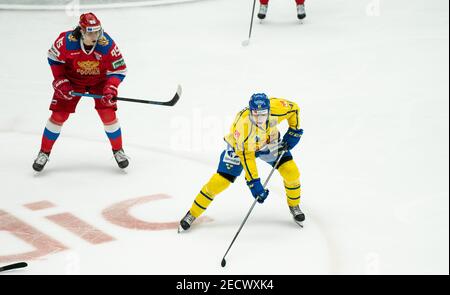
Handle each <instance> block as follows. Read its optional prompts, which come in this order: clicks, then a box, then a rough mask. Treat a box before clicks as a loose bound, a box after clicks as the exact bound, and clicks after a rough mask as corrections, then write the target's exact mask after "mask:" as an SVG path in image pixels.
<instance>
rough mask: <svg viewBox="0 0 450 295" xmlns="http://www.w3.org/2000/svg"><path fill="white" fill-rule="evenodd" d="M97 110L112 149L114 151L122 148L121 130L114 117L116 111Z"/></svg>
mask: <svg viewBox="0 0 450 295" xmlns="http://www.w3.org/2000/svg"><path fill="white" fill-rule="evenodd" d="M97 112H98V115H99V116H100V119H101V120H102V122H103V125H104V127H105V133H106V136H108V139H109V141H110V143H111V147H112V149H113V150H114V151H117V150H120V149H122V130H121V128H120V124H119V120H117V117H116V111H114V110H112V109H100V110H97Z"/></svg>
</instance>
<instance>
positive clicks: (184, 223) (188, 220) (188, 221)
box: [178, 211, 195, 233]
mask: <svg viewBox="0 0 450 295" xmlns="http://www.w3.org/2000/svg"><path fill="white" fill-rule="evenodd" d="M194 220H195V217H194V216H193V215H192V214H191V212H190V211H188V213H186V215H185V216H184V217H183V219H181V221H180V225H179V226H178V233H181V232H183V231H187V230H188V229H189V228H190V227H191V225H192V223H193V222H194Z"/></svg>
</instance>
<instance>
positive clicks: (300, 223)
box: [294, 219, 303, 228]
mask: <svg viewBox="0 0 450 295" xmlns="http://www.w3.org/2000/svg"><path fill="white" fill-rule="evenodd" d="M294 222H295V223H296V224H297V225H298V226H300V227H301V228H303V221H297V220H295V219H294Z"/></svg>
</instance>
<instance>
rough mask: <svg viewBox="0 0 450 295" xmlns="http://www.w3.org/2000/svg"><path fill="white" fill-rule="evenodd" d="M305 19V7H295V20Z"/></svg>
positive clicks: (302, 5) (301, 5)
mask: <svg viewBox="0 0 450 295" xmlns="http://www.w3.org/2000/svg"><path fill="white" fill-rule="evenodd" d="M305 17H306V11H305V5H304V4H299V5H297V18H298V19H299V20H303V19H304V18H305Z"/></svg>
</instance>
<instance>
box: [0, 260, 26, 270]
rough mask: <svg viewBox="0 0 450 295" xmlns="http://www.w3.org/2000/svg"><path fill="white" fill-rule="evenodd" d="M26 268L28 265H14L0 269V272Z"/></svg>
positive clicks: (20, 263)
mask: <svg viewBox="0 0 450 295" xmlns="http://www.w3.org/2000/svg"><path fill="white" fill-rule="evenodd" d="M27 266H28V264H27V263H26V262H19V263H14V264H10V265H6V266H3V267H0V272H2V271H7V270H11V269H17V268H23V267H27Z"/></svg>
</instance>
